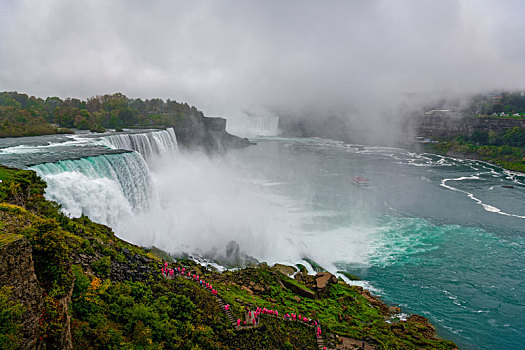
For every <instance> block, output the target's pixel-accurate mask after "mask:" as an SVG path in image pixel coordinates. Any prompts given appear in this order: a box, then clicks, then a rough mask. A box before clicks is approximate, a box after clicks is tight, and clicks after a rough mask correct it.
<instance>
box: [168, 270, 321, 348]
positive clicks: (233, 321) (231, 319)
mask: <svg viewBox="0 0 525 350" xmlns="http://www.w3.org/2000/svg"><path fill="white" fill-rule="evenodd" d="M176 276H177V277H182V278H184V279H187V280H190V281H192V280H193V279H192V278H191V277H188V276H186V275H180V274H177V275H176ZM174 277H175V276H165V278H167V279H174ZM213 297H214V298H215V300H216V301H217V303H218V304H219V306H220V307H221V309H222V311H223V312H224V313H225V315H226V317H227V318H228V321H229V322H230V323H231V325H232V326H233V328H234V329H235V330H238V331H239V330H243V329H251V328H257V327H259V326H260V325H261V323H260V322H259V324H257V325H251V324H250V325H241V326H237V320H236V319H235V317H234V316H233V314H232V312H231V311H230V310H226V308H225V306H226V304H225V303H224V300H222V299H221V298H220V297H219V296H217V295H213ZM263 315H264V316H265V317H266V316H270V317H275V318H278V319H281V317H279V316H276V315H273V314H261V315H260V316H263ZM284 321H285V320H284V319H283V322H284ZM297 322H302V321H297ZM303 324H305V325H307V326H309V327H312V328H315V326H314V325H312V324H309V323H303ZM316 339H317V348H318V349H319V350H324V349H329V348H328V347H326V345H325V342H324V340H323V337H316Z"/></svg>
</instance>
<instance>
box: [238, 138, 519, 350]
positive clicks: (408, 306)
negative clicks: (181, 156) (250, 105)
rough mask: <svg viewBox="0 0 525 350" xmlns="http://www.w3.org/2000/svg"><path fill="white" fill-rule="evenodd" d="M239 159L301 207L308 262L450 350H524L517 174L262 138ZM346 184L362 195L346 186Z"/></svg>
mask: <svg viewBox="0 0 525 350" xmlns="http://www.w3.org/2000/svg"><path fill="white" fill-rule="evenodd" d="M240 152H241V153H243V157H241V159H243V160H242V161H241V164H240V165H241V166H242V167H245V168H250V169H251V170H252V171H253V170H256V172H258V173H260V174H263V175H264V177H265V178H266V179H271V180H272V181H275V182H276V183H279V184H280V185H279V186H278V188H277V189H276V190H278V191H280V192H281V193H283V194H286V195H288V196H291V197H293V198H295V199H296V200H297V201H298V202H301V203H303V205H304V206H305V207H307V208H308V209H306V210H307V211H309V212H310V213H311V216H310V218H309V219H306V220H305V222H304V223H303V225H302V229H303V231H304V232H303V237H302V238H303V239H304V240H305V242H307V244H308V243H310V244H311V245H313V246H314V247H317V249H318V250H324V251H316V249H312V250H311V251H310V252H309V254H311V255H312V256H314V257H315V258H316V259H317V260H319V261H321V262H323V263H324V264H328V265H329V263H330V262H332V263H333V265H335V268H337V269H344V270H346V271H348V272H351V273H353V274H357V275H359V276H361V277H362V278H364V279H366V280H367V281H369V283H370V287H371V288H372V289H373V290H374V291H375V292H376V293H378V294H379V295H381V297H382V298H383V299H384V300H385V301H387V302H389V303H392V304H396V305H399V306H401V307H402V308H403V311H404V312H408V313H418V314H421V315H424V316H426V317H428V318H429V319H430V320H431V321H432V323H433V324H435V325H436V326H437V330H438V333H439V334H440V335H441V336H443V337H445V338H447V339H451V340H453V341H455V342H457V344H458V345H460V347H461V348H464V349H523V348H524V344H525V287H524V286H525V255H524V252H525V219H524V215H525V186H524V182H525V177H524V176H523V174H521V175H520V174H512V173H509V172H505V171H503V170H502V169H500V168H498V167H494V166H492V165H488V164H485V163H482V162H476V161H463V160H455V159H450V158H443V157H440V156H435V155H417V154H413V153H410V152H407V151H404V150H400V149H391V148H381V147H363V146H352V145H344V144H342V143H339V142H332V141H326V140H320V139H265V140H259V143H258V145H257V146H256V147H253V148H250V149H246V150H243V151H240ZM277 169H278V171H277ZM356 175H363V176H365V177H367V178H369V179H370V183H371V186H370V187H366V188H364V187H359V186H356V185H353V184H352V183H351V181H350V180H351V178H352V177H353V176H356ZM447 179H448V180H447ZM502 185H512V186H514V188H512V189H508V188H504V187H501V186H502ZM312 235H313V236H315V239H311V236H312ZM331 260H332V261H331Z"/></svg>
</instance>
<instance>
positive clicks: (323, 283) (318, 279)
mask: <svg viewBox="0 0 525 350" xmlns="http://www.w3.org/2000/svg"><path fill="white" fill-rule="evenodd" d="M336 283H337V277H335V276H334V275H332V274H331V273H330V272H318V273H317V274H316V275H315V284H316V287H317V290H318V291H323V290H324V289H325V288H326V287H327V286H328V285H329V284H336Z"/></svg>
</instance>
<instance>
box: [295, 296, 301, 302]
mask: <svg viewBox="0 0 525 350" xmlns="http://www.w3.org/2000/svg"><path fill="white" fill-rule="evenodd" d="M293 299H294V300H295V301H297V302H300V301H301V298H299V297H298V296H297V295H296V296H294V297H293Z"/></svg>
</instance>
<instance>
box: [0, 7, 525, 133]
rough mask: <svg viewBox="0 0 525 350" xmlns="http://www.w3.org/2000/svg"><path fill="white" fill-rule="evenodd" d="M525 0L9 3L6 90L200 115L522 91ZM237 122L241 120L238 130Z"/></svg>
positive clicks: (374, 127) (314, 110)
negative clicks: (100, 97)
mask: <svg viewBox="0 0 525 350" xmlns="http://www.w3.org/2000/svg"><path fill="white" fill-rule="evenodd" d="M524 12H525V4H524V3H523V2H522V1H499V2H497V3H496V2H492V1H459V0H457V1H452V0H445V1H421V0H411V1H403V2H399V1H393V0H377V1H366V2H364V1H330V2H314V1H287V2H282V1H264V2H260V1H221V2H216V1H192V2H183V1H176V2H173V1H153V2H148V3H144V2H140V1H123V0H121V1H111V2H106V1H90V2H89V3H76V2H70V1H64V0H46V1H38V2H34V1H28V0H25V1H3V2H2V4H0V33H1V34H0V35H1V40H0V64H1V69H0V90H18V91H21V92H25V93H28V94H34V95H37V96H42V97H45V96H54V95H58V96H61V97H79V98H86V97H90V96H93V95H97V94H103V93H110V92H115V91H120V92H123V93H124V94H126V95H128V96H130V97H142V98H151V97H161V98H164V99H167V98H171V99H175V100H178V101H183V102H188V103H189V104H192V105H195V106H197V107H198V108H199V109H201V110H203V111H204V113H205V114H206V115H210V116H224V117H228V118H231V120H232V123H235V121H236V120H237V119H239V118H241V119H242V116H243V115H244V114H246V112H248V113H252V114H253V113H259V112H261V111H262V112H261V113H270V114H273V115H277V116H278V115H279V114H283V115H284V114H286V115H293V116H301V117H305V118H315V119H322V118H326V117H331V116H334V115H335V116H338V117H342V118H347V119H348V120H350V121H352V125H353V126H359V127H361V128H362V129H363V131H365V132H372V131H375V132H378V133H381V132H383V131H389V132H392V130H395V129H396V128H397V125H398V123H397V121H398V120H399V118H401V117H402V116H403V115H405V114H407V112H410V111H411V110H413V109H417V108H420V106H421V105H423V104H427V103H428V101H429V100H430V101H432V100H433V99H436V98H442V97H447V96H451V97H455V98H457V97H458V96H466V95H469V94H471V93H474V92H479V91H488V90H491V89H525V82H524V81H523V79H522V77H523V74H524V73H525V60H524V57H525V24H524V23H523V21H522V18H521V14H523V13H524ZM234 129H235V128H234Z"/></svg>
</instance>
